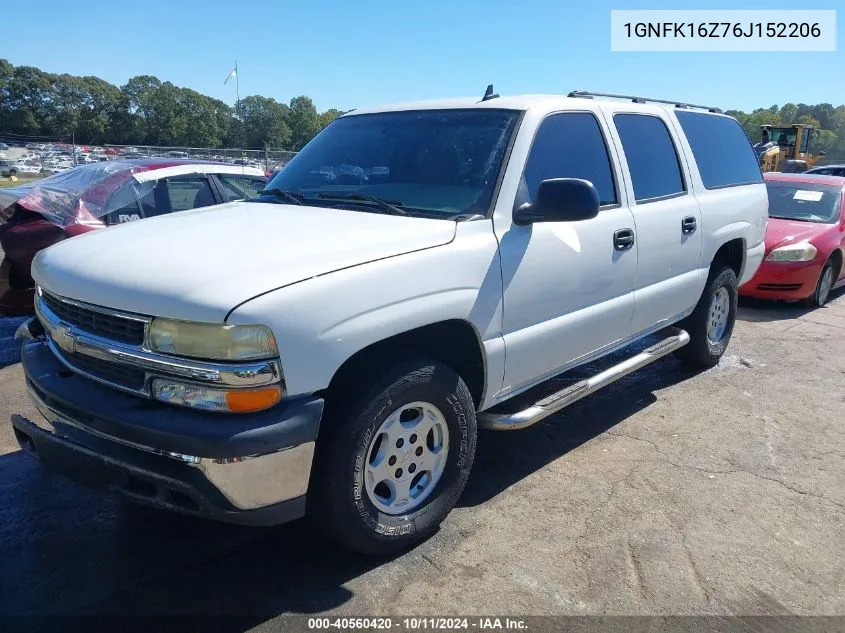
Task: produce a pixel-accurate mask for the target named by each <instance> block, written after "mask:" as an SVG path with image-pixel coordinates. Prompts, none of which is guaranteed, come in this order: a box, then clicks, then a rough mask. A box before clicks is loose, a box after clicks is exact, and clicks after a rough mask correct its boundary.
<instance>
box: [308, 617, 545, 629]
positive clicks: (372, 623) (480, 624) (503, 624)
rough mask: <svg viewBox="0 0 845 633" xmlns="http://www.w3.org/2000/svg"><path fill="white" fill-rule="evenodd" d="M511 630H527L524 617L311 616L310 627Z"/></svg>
mask: <svg viewBox="0 0 845 633" xmlns="http://www.w3.org/2000/svg"><path fill="white" fill-rule="evenodd" d="M473 629H476V630H479V631H485V630H501V631H505V630H510V631H527V630H528V625H527V623H526V622H525V620H523V619H520V618H510V617H501V618H500V617H472V618H460V617H458V618H439V617H403V618H399V619H396V620H394V619H393V618H389V617H385V618H379V617H372V618H354V617H353V618H350V617H341V618H309V619H308V630H309V631H319V630H340V631H354V630H367V631H370V630H396V631H419V630H438V631H446V630H473Z"/></svg>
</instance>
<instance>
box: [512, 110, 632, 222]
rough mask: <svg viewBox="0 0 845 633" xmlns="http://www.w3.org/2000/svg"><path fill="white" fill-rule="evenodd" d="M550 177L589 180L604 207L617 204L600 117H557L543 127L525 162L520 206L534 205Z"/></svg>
mask: <svg viewBox="0 0 845 633" xmlns="http://www.w3.org/2000/svg"><path fill="white" fill-rule="evenodd" d="M550 178H582V179H584V180H589V181H590V182H591V183H593V186H594V187H595V188H596V191H597V192H598V194H599V200H600V202H601V204H602V205H609V204H616V202H617V200H616V188H615V187H614V184H613V173H612V171H611V167H610V157H609V155H608V153H607V145H605V142H604V136H603V135H602V132H601V128H600V127H599V123H598V121H597V120H596V117H594V116H593V115H592V114H590V113H589V112H565V113H561V114H553V115H551V116H549V117H547V118H546V119H545V120H544V121H543V122H542V123H541V124H540V128H539V129H538V130H537V136H535V137H534V143H533V145H532V146H531V152H530V153H529V155H528V160H527V161H526V163H525V171H524V172H523V175H522V181H521V182H520V184H519V191H518V193H517V204H522V203H524V202H532V201H533V200H534V198H535V196H536V195H537V188H538V187H539V186H540V182H541V181H543V180H548V179H550Z"/></svg>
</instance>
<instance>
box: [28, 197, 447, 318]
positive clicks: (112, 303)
mask: <svg viewBox="0 0 845 633" xmlns="http://www.w3.org/2000/svg"><path fill="white" fill-rule="evenodd" d="M455 230H456V229H455V222H451V221H446V220H432V219H424V218H413V217H402V216H390V215H380V214H376V213H368V212H365V211H350V210H344V209H332V208H323V207H310V206H297V205H280V204H267V203H256V202H234V203H230V204H224V205H219V206H216V207H207V208H204V209H196V210H193V211H185V212H181V213H174V214H171V215H164V216H159V217H157V218H152V219H147V220H143V221H141V222H131V223H127V224H123V225H117V226H114V227H110V228H107V229H104V230H101V231H93V232H90V233H87V234H85V235H81V236H79V237H75V238H72V239H69V240H65V241H63V242H60V243H58V244H56V245H55V246H52V247H50V248H48V249H46V250H44V251H41V252H40V253H39V254H38V255H37V256H36V258H35V260H34V262H33V265H32V273H33V278H34V279H35V281H36V282H37V283H38V284H39V285H41V286H42V287H43V288H44V289H45V290H49V291H51V292H53V293H55V294H58V295H61V296H64V297H68V298H72V299H78V300H80V301H85V302H88V303H93V304H96V305H101V306H107V307H111V308H117V309H121V310H126V311H130V312H137V313H140V314H147V315H153V316H167V317H171V318H176V319H186V320H195V321H210V322H220V321H222V320H223V319H224V318H225V317H226V314H227V313H228V312H229V311H230V310H231V309H232V308H233V307H235V306H236V305H238V304H239V303H242V302H244V301H246V300H248V299H251V298H253V297H255V296H256V295H259V294H262V293H266V292H268V291H271V290H274V289H277V288H281V287H283V286H287V285H290V284H294V283H297V282H299V281H303V280H305V279H309V278H311V277H316V276H319V275H324V274H326V273H330V272H332V271H336V270H340V269H342V268H348V267H350V266H356V265H359V264H364V263H367V262H371V261H375V260H378V259H383V258H385V257H392V256H395V255H401V254H404V253H409V252H412V251H416V250H421V249H425V248H432V247H435V246H440V245H443V244H447V243H449V242H450V241H452V239H453V238H454V236H455ZM326 300H327V306H328V305H329V302H330V300H331V298H330V297H327V298H326Z"/></svg>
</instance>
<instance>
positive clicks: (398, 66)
mask: <svg viewBox="0 0 845 633" xmlns="http://www.w3.org/2000/svg"><path fill="white" fill-rule="evenodd" d="M24 4H25V3H24ZM24 4H22V3H21V1H20V0H0V15H2V16H5V17H6V18H10V16H15V14H16V13H17V12H18V11H24V9H23V6H24ZM837 5H839V6H837ZM33 7H37V9H29V8H28V9H26V13H27V14H31V13H37V19H36V20H34V21H32V22H29V21H27V23H26V24H25V25H21V24H20V21H19V20H16V19H14V18H13V17H12V18H11V22H10V24H11V23H15V24H17V26H15V28H6V29H3V36H2V38H0V58H5V59H8V60H9V61H10V62H11V63H12V64H14V65H16V66H17V65H29V66H36V67H38V68H41V69H42V70H45V71H48V72H54V73H69V74H72V75H95V76H98V77H101V78H103V79H105V80H106V81H109V82H111V83H113V84H116V85H118V86H120V85H123V84H124V83H125V82H126V80H127V79H129V78H130V77H132V76H134V75H142V74H148V75H154V76H156V77H158V78H159V79H161V80H162V81H171V82H173V83H174V84H176V85H179V86H185V87H188V88H192V89H194V90H197V91H199V92H201V93H204V94H207V95H210V96H212V97H216V98H219V99H221V100H223V101H226V102H227V103H231V104H234V102H235V85H234V82H229V84H228V85H225V86H224V84H223V80H224V79H225V78H226V75H227V74H228V72H229V71H230V70H231V68H232V66H233V63H234V61H235V60H237V63H238V71H239V80H240V81H239V87H240V96H241V97H245V96H247V95H252V94H260V95H263V96H266V97H273V98H275V99H277V100H279V101H284V102H287V101H289V100H290V99H291V98H292V97H295V96H298V95H307V96H309V97H311V98H312V99H313V100H314V102H315V104H316V105H317V108H318V109H319V110H321V111H322V110H326V109H328V108H338V109H341V110H349V109H352V108H359V107H368V106H374V105H378V104H382V103H391V102H397V101H407V100H414V99H430V98H440V97H454V96H474V95H478V96H479V97H480V96H481V95H482V94H483V93H484V89H485V88H486V86H487V84H489V83H493V84H494V85H495V88H496V92H498V93H500V94H510V95H513V94H523V93H532V94H537V93H544V94H548V93H565V92H569V91H570V90H576V89H586V90H593V91H605V92H616V93H623V94H636V95H642V96H647V97H654V98H667V99H673V100H680V101H688V102H693V103H702V104H706V105H715V106H718V107H721V108H723V109H742V110H746V111H748V110H751V109H753V108H755V107H769V106H771V105H773V104H778V105H782V104H784V103H787V102H793V103H799V102H803V103H810V104H814V103H824V102H826V103H833V104H834V105H839V104H845V81H843V69H845V51H843V50H842V49H841V46H845V38H844V37H843V31H845V26H843V25H845V10H840V12H839V15H838V16H837V17H838V18H839V20H838V23H837V42H839V43H840V50H838V51H836V52H824V53H809V52H801V53H795V52H792V53H785V52H778V53H762V52H755V53H731V52H683V53H679V52H673V53H656V52H611V50H610V11H611V9H696V8H698V9H704V8H707V9H720V8H722V9H769V10H772V9H798V8H801V9H837V8H839V9H845V5H843V4H842V2H841V0H835V1H834V0H816V1H814V2H812V3H810V4H805V3H804V2H797V1H796V0H792V1H791V2H785V1H782V0H764V1H758V0H746V1H745V2H742V3H741V4H740V3H738V2H737V1H736V0H734V1H733V2H725V1H723V0H707V2H701V3H697V4H691V3H690V2H689V1H688V0H675V1H674V2H670V1H666V0H642V1H641V0H627V1H626V0H615V1H612V2H610V1H607V0H579V1H577V2H576V1H573V0H544V1H541V0H508V1H504V0H450V1H443V0H424V1H422V2H402V1H401V0H400V1H396V0H393V1H387V0H384V1H382V0H372V1H368V0H358V1H357V2H355V1H353V2H350V1H342V0H320V1H313V0H312V2H302V1H299V2H297V1H295V0H275V1H273V0H270V1H269V2H260V1H255V0H251V1H249V2H233V1H232V0H228V1H226V2H223V1H221V0H205V1H197V0H170V1H169V2H168V1H163V0H144V1H143V2H138V1H132V2H115V1H114V0H107V1H101V0H77V1H75V2H68V1H67V0H59V1H56V0H38V2H37V3H35V5H33Z"/></svg>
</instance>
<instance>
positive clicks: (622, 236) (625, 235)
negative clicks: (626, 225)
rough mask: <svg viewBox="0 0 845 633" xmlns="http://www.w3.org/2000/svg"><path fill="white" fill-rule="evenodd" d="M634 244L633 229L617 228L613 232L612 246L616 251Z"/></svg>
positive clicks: (624, 249) (626, 248) (627, 248)
mask: <svg viewBox="0 0 845 633" xmlns="http://www.w3.org/2000/svg"><path fill="white" fill-rule="evenodd" d="M633 246H634V230H633V229H619V230H618V231H616V233H614V234H613V248H615V249H616V250H617V251H627V250H630V249H631V247H633Z"/></svg>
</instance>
